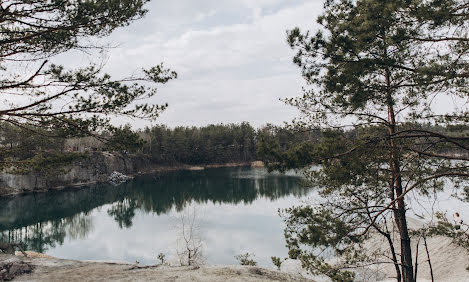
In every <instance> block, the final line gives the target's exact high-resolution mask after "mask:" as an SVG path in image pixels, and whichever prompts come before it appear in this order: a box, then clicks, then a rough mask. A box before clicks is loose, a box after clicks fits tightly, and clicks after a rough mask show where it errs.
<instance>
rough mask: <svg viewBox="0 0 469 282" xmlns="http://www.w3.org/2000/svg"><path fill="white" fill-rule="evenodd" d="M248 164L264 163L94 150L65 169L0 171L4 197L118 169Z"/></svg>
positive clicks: (71, 184)
mask: <svg viewBox="0 0 469 282" xmlns="http://www.w3.org/2000/svg"><path fill="white" fill-rule="evenodd" d="M244 166H246V167H248V166H253V167H262V165H261V164H260V162H259V161H256V162H253V163H251V162H245V163H226V164H208V165H204V166H192V165H185V164H180V165H173V166H168V165H159V164H155V163H152V162H151V161H150V160H149V159H148V158H145V157H142V156H136V155H123V154H110V153H105V152H102V153H101V152H96V153H90V155H89V157H88V158H87V159H85V160H79V161H75V162H73V163H71V164H69V165H66V166H64V167H63V169H62V170H63V173H59V172H58V173H56V174H52V175H50V174H49V175H44V174H40V173H29V174H12V173H6V172H2V173H0V198H1V197H9V196H16V195H21V194H28V193H41V192H47V191H51V190H61V189H64V188H80V187H84V186H88V185H93V184H98V183H105V182H109V177H110V176H112V175H113V174H114V175H116V173H117V174H119V175H124V176H126V177H128V178H129V179H130V178H133V177H135V176H138V175H144V174H153V173H159V172H168V171H177V170H203V169H206V168H220V167H244ZM121 178H122V177H121ZM111 182H112V181H111Z"/></svg>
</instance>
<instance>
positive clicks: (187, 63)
mask: <svg viewBox="0 0 469 282" xmlns="http://www.w3.org/2000/svg"><path fill="white" fill-rule="evenodd" d="M322 2H323V1H322V0H313V1H311V0H309V1H306V0H197V1H194V0H173V1H157V0H153V1H151V2H150V3H149V4H147V6H146V8H147V9H148V10H149V12H148V14H147V15H146V16H145V17H144V18H143V19H141V20H138V21H136V22H134V23H133V24H131V25H130V26H128V27H124V28H121V29H119V30H117V31H115V32H114V33H113V34H112V35H111V36H110V37H108V38H106V41H107V42H109V43H110V44H113V45H117V44H118V47H117V48H113V49H112V50H109V51H108V53H107V55H106V57H107V59H106V61H107V62H106V67H105V70H106V72H108V73H111V74H112V75H113V76H116V77H119V76H120V77H122V76H126V75H129V74H131V73H132V70H138V69H139V68H141V67H150V66H153V65H156V64H159V63H160V62H164V64H165V65H166V66H167V67H170V68H171V69H173V70H175V71H177V73H178V75H179V77H178V79H177V80H174V81H171V82H170V83H168V84H166V85H164V86H161V87H160V88H159V94H158V95H157V97H154V98H152V99H151V100H150V102H151V103H163V102H168V103H169V108H168V110H167V111H165V112H164V113H163V114H162V116H161V117H160V118H159V119H158V121H157V123H163V124H167V125H169V126H177V125H197V126H200V125H205V124H210V123H221V122H223V123H231V122H234V123H237V122H242V121H248V122H250V123H251V124H253V125H254V126H259V125H263V124H266V123H275V124H282V122H283V121H290V120H291V119H292V118H293V117H295V116H296V110H295V109H294V108H292V107H289V106H287V105H285V104H283V103H282V102H281V101H279V98H282V97H283V98H285V97H292V96H298V95H300V94H301V93H302V92H301V86H302V85H303V84H304V83H303V80H302V78H301V75H300V70H299V68H297V67H296V66H295V65H294V64H293V63H292V57H293V54H294V53H293V51H292V50H291V49H290V48H289V46H288V45H287V43H286V30H288V29H292V28H294V27H295V26H299V27H302V28H308V29H311V28H313V27H314V25H315V20H316V17H317V15H318V14H319V13H320V12H321V8H322V5H323V4H322ZM75 60H77V59H75ZM132 124H133V125H134V126H135V127H143V126H144V125H148V124H147V123H145V122H143V121H138V120H135V121H132Z"/></svg>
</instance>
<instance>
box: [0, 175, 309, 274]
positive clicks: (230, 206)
mask: <svg viewBox="0 0 469 282" xmlns="http://www.w3.org/2000/svg"><path fill="white" fill-rule="evenodd" d="M300 180H301V179H300V178H299V177H298V176H296V175H294V174H287V175H281V174H268V173H267V172H266V171H265V170H264V169H252V168H219V169H206V170H203V171H180V172H171V173H165V174H160V175H154V176H142V177H138V178H135V179H134V180H132V181H130V182H127V183H125V184H122V185H119V186H117V187H113V186H110V185H97V186H95V187H89V188H86V189H81V190H69V191H57V192H49V193H45V194H36V195H27V196H22V197H17V198H13V199H3V200H0V240H3V241H21V242H24V243H26V244H27V245H28V249H30V250H34V251H37V252H43V253H46V254H50V255H52V256H56V257H59V258H70V259H82V260H115V261H128V262H135V261H139V262H140V263H143V264H154V263H155V262H156V256H157V254H158V253H165V254H166V256H167V257H168V258H169V259H175V257H176V248H177V244H176V241H177V238H178V234H179V233H180V232H179V231H180V229H181V228H180V225H181V224H180V216H181V214H184V213H185V214H187V213H188V212H189V213H191V214H192V212H193V211H194V210H195V211H196V221H197V224H198V226H199V231H198V234H199V236H200V237H201V239H202V240H203V253H204V256H205V258H206V261H207V263H210V264H237V261H236V260H235V258H234V256H235V255H237V254H240V253H244V252H250V253H254V254H255V257H254V259H255V260H256V261H258V262H259V264H260V265H262V266H267V267H272V263H271V261H270V257H271V256H279V257H286V256H287V249H286V248H285V246H284V245H285V242H284V238H283V222H282V219H281V218H280V217H279V216H278V212H277V211H278V209H279V208H287V207H290V206H292V205H295V204H300V203H301V201H302V199H304V198H306V197H307V194H308V191H307V189H306V188H303V187H302V186H301V184H300ZM184 211H185V212H184Z"/></svg>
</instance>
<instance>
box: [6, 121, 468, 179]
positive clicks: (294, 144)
mask: <svg viewBox="0 0 469 282" xmlns="http://www.w3.org/2000/svg"><path fill="white" fill-rule="evenodd" d="M413 126H414V127H415V125H413ZM419 127H420V128H421V129H427V130H432V131H434V132H441V133H445V134H451V133H452V132H453V133H454V132H456V133H464V132H465V133H467V135H469V128H467V127H465V126H458V127H454V126H452V127H440V126H435V125H419ZM377 129H378V128H376V127H363V128H355V129H353V130H347V129H336V130H329V131H323V132H321V131H319V130H304V129H303V130H299V129H291V128H288V127H281V126H275V125H270V124H268V125H266V126H263V127H261V128H259V129H255V128H254V127H252V126H251V125H250V124H249V123H247V122H244V123H241V124H218V125H207V126H203V127H176V128H169V127H167V126H165V125H157V126H154V127H151V128H145V129H143V130H137V131H134V130H132V129H131V127H130V126H129V125H126V126H122V127H117V128H113V129H111V130H108V131H105V132H101V133H99V134H95V136H94V137H83V138H73V139H64V138H62V137H61V136H60V135H59V134H55V133H54V132H50V131H41V132H38V131H31V130H29V129H28V128H19V127H15V126H11V125H9V124H6V123H0V161H1V163H3V164H7V165H8V167H12V166H13V167H17V168H21V169H22V170H28V169H32V170H35V171H38V172H41V171H45V170H48V169H49V168H55V167H58V166H60V165H61V164H62V163H64V162H69V161H72V160H74V159H76V158H82V157H83V153H86V152H91V151H107V152H117V153H123V154H140V155H142V156H146V157H149V158H151V160H152V161H153V162H154V163H156V164H162V165H178V164H189V165H207V164H226V163H244V162H251V161H254V160H262V161H265V162H267V163H269V164H272V167H273V168H277V169H288V168H292V167H294V166H295V164H296V163H298V162H300V161H301V162H305V163H311V162H312V160H313V158H316V157H318V156H317V155H316V153H315V152H316V151H317V149H318V146H324V142H321V141H325V140H328V139H330V138H333V139H334V138H342V139H345V140H353V139H356V138H359V137H360V138H362V137H363V136H364V135H367V134H370V132H373V131H376V130H377ZM326 143H327V142H326ZM433 150H438V151H439V152H446V153H447V152H457V147H455V146H452V147H451V146H448V145H446V146H445V147H442V146H435V147H434V148H433Z"/></svg>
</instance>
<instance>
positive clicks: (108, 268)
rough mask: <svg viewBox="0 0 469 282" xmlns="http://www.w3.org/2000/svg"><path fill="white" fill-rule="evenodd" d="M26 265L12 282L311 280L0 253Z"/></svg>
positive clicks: (237, 269) (248, 269) (259, 271)
mask: <svg viewBox="0 0 469 282" xmlns="http://www.w3.org/2000/svg"><path fill="white" fill-rule="evenodd" d="M6 261H8V262H9V263H11V262H12V261H16V263H17V264H18V265H23V264H27V265H29V266H31V267H32V268H33V271H32V272H30V273H28V271H25V273H23V274H21V273H18V276H16V277H15V278H14V279H15V281H233V282H235V281H311V280H307V279H305V278H303V277H301V276H295V275H291V274H286V273H282V272H280V271H275V270H268V269H264V268H260V267H252V266H231V265H230V266H227V265H219V266H217V265H213V266H200V267H198V266H195V267H194V266H185V267H170V266H151V267H148V266H147V267H145V266H138V265H133V264H120V263H106V262H87V261H76V260H62V259H51V258H37V257H27V258H24V257H15V256H9V255H2V254H0V266H1V265H2V263H3V262H6Z"/></svg>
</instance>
